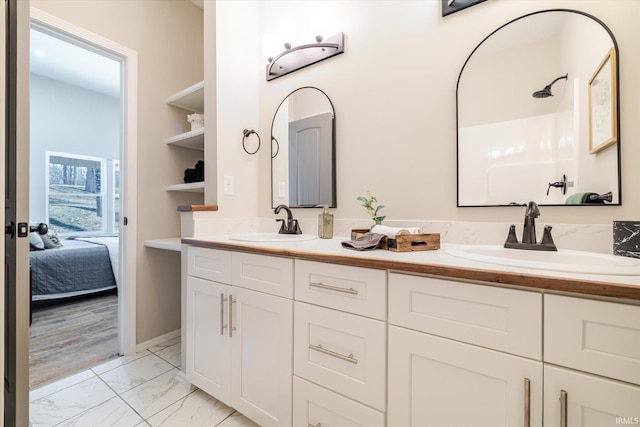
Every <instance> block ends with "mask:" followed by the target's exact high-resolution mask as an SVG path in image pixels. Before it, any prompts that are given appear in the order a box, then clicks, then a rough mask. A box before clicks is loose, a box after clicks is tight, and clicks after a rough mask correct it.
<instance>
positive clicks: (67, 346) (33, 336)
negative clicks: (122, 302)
mask: <svg viewBox="0 0 640 427" xmlns="http://www.w3.org/2000/svg"><path fill="white" fill-rule="evenodd" d="M115 357H118V296H117V295H116V294H113V293H112V294H108V295H104V294H103V295H100V296H94V297H85V298H81V299H76V300H74V301H70V302H65V303H62V304H56V305H53V306H48V307H43V308H36V309H34V310H33V323H32V324H31V330H30V337H29V386H30V387H31V388H32V389H33V388H35V387H38V386H40V385H43V384H45V383H48V382H51V381H54V380H56V379H59V378H62V377H66V376H69V375H71V374H74V373H76V372H80V371H83V370H85V369H88V368H91V367H93V366H96V365H98V364H100V363H102V362H106V361H107V360H109V359H112V358H115Z"/></svg>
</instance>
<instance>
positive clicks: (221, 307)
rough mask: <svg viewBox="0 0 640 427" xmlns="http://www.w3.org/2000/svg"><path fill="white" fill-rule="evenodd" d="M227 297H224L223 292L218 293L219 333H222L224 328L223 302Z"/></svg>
mask: <svg viewBox="0 0 640 427" xmlns="http://www.w3.org/2000/svg"><path fill="white" fill-rule="evenodd" d="M225 302H227V299H226V298H225V297H224V293H221V294H220V335H224V329H225V328H226V327H227V325H226V324H225V323H224V303H225Z"/></svg>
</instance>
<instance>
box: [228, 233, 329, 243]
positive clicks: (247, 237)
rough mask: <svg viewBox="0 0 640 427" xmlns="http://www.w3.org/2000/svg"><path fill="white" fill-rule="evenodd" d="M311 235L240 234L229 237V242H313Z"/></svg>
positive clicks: (313, 237)
mask: <svg viewBox="0 0 640 427" xmlns="http://www.w3.org/2000/svg"><path fill="white" fill-rule="evenodd" d="M315 238H316V236H314V235H312V234H279V233H242V234H234V235H231V236H229V239H231V240H238V241H241V242H302V241H305V240H313V239H315Z"/></svg>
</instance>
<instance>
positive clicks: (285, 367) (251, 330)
mask: <svg viewBox="0 0 640 427" xmlns="http://www.w3.org/2000/svg"><path fill="white" fill-rule="evenodd" d="M232 295H233V301H235V303H233V304H232V305H233V313H232V314H231V320H230V323H232V324H233V327H235V328H236V329H235V330H232V333H233V338H232V339H231V343H232V344H231V345H232V351H231V354H232V356H231V365H232V370H231V371H232V373H231V381H232V384H231V396H232V403H231V406H233V408H234V409H237V410H238V411H239V412H240V413H242V414H244V415H245V416H247V417H248V418H250V419H251V420H253V421H255V422H256V423H258V424H259V425H260V426H262V427H275V426H290V425H291V398H292V385H291V377H292V329H293V302H292V301H291V300H289V299H285V298H280V297H276V296H273V295H267V294H263V293H261V292H255V291H250V290H247V289H242V288H237V287H234V288H233V292H232Z"/></svg>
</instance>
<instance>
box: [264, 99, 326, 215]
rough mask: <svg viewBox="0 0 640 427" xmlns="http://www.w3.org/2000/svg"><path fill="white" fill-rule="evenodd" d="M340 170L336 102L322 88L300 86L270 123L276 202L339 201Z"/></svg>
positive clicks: (318, 203)
mask: <svg viewBox="0 0 640 427" xmlns="http://www.w3.org/2000/svg"><path fill="white" fill-rule="evenodd" d="M335 175H336V172H335V112H334V110H333V104H332V103H331V100H330V99H329V97H328V96H327V95H326V94H325V93H324V92H322V91H321V90H320V89H317V88H314V87H302V88H299V89H296V90H295V91H293V92H291V93H290V94H289V95H288V96H287V97H286V98H285V99H284V100H283V101H282V103H280V106H279V107H278V110H277V111H276V114H275V116H274V117H273V123H272V124H271V203H272V206H273V207H276V206H278V205H281V204H285V205H289V206H290V207H295V208H315V207H322V206H324V205H329V206H330V207H336V179H335Z"/></svg>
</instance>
